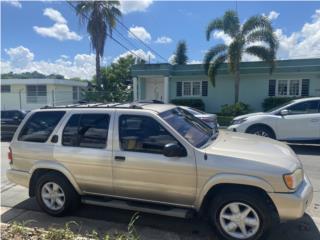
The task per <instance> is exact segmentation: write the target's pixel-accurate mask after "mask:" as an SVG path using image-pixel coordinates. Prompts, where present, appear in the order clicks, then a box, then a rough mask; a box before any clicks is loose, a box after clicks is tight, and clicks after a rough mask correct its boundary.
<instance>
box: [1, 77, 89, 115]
mask: <svg viewBox="0 0 320 240" xmlns="http://www.w3.org/2000/svg"><path fill="white" fill-rule="evenodd" d="M87 85H88V84H87V83H86V82H81V81H74V80H64V79H2V80H1V109H2V110H12V109H21V110H32V109H36V108H40V107H43V106H46V105H63V104H72V103H76V102H78V101H79V100H81V99H82V97H83V96H82V89H85V88H86V87H87Z"/></svg>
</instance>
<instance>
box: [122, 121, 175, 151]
mask: <svg viewBox="0 0 320 240" xmlns="http://www.w3.org/2000/svg"><path fill="white" fill-rule="evenodd" d="M119 137H120V145H121V149H122V150H125V151H135V152H147V153H158V154H162V151H163V148H164V146H165V145H166V144H168V143H178V142H177V140H176V139H175V138H174V137H172V136H171V134H170V133H168V131H167V130H165V129H164V128H163V127H162V126H161V125H160V124H159V123H158V122H157V121H156V120H154V119H153V118H151V117H146V116H133V115H122V116H121V117H120V119H119Z"/></svg>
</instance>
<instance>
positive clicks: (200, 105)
mask: <svg viewBox="0 0 320 240" xmlns="http://www.w3.org/2000/svg"><path fill="white" fill-rule="evenodd" d="M171 103H172V104H175V105H181V106H188V107H193V108H196V109H199V110H202V111H204V109H205V105H204V102H203V101H202V99H199V98H189V99H187V98H185V99H172V100H171Z"/></svg>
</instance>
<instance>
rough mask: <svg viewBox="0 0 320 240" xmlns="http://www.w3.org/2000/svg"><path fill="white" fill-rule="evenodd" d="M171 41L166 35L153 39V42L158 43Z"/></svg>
mask: <svg viewBox="0 0 320 240" xmlns="http://www.w3.org/2000/svg"><path fill="white" fill-rule="evenodd" d="M171 42H172V39H171V38H170V37H166V36H162V37H158V38H157V40H156V41H155V43H160V44H167V43H171Z"/></svg>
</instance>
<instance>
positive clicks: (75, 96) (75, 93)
mask: <svg viewBox="0 0 320 240" xmlns="http://www.w3.org/2000/svg"><path fill="white" fill-rule="evenodd" d="M72 99H73V101H75V102H77V101H78V100H79V88H78V87H72Z"/></svg>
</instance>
